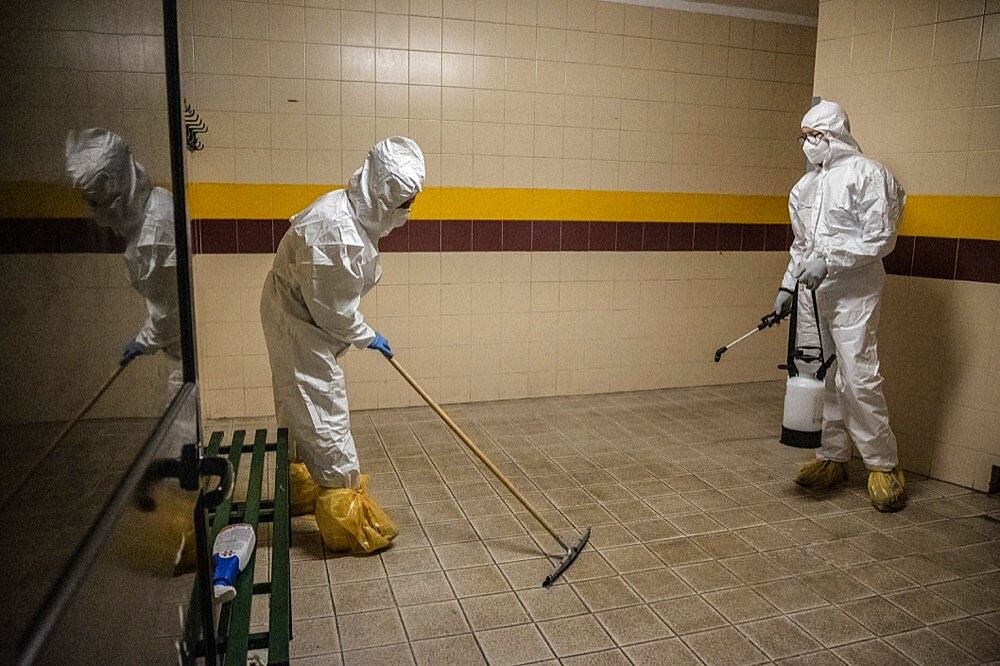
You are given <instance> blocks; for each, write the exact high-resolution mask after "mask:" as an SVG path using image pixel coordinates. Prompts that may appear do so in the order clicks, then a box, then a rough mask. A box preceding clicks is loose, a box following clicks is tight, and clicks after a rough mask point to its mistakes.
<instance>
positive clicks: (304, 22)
mask: <svg viewBox="0 0 1000 666" xmlns="http://www.w3.org/2000/svg"><path fill="white" fill-rule="evenodd" d="M332 4H334V5H338V4H339V5H340V7H341V8H339V9H338V8H330V9H326V8H318V7H302V6H299V7H293V6H286V5H277V4H261V3H253V2H229V1H224V0H198V1H196V2H194V3H193V11H192V13H191V16H192V19H191V24H190V26H188V36H187V38H186V40H185V44H184V46H185V47H186V48H185V51H186V53H187V54H188V55H189V59H188V61H187V66H188V67H189V68H190V71H192V72H194V75H193V76H192V77H190V81H191V83H192V85H191V86H190V89H189V90H188V92H187V97H188V99H189V100H190V101H191V102H192V103H193V104H194V105H195V107H196V108H197V110H198V111H199V113H200V114H201V116H202V118H203V119H204V120H205V121H206V123H207V124H208V126H209V131H208V133H207V134H205V135H203V137H202V138H203V139H204V141H205V144H206V146H207V147H206V149H205V150H204V151H202V152H199V153H196V154H194V155H192V156H191V160H190V167H191V168H190V176H191V179H192V180H194V181H199V182H203V181H213V182H240V183H327V184H328V183H340V182H344V180H345V178H346V176H347V175H349V174H350V172H351V171H352V170H353V169H355V168H356V167H357V166H358V164H360V161H361V159H362V157H363V156H364V153H365V152H366V151H367V149H368V148H369V147H370V146H371V145H372V144H373V143H374V142H375V141H376V140H377V139H378V138H379V137H383V136H386V135H389V134H394V133H398V134H405V135H409V136H411V137H413V138H414V139H415V140H416V141H417V142H418V143H419V144H420V145H421V146H422V147H423V149H424V152H425V154H426V157H427V163H428V169H427V173H428V185H453V186H475V187H544V188H578V189H590V188H593V189H612V190H614V189H622V190H639V191H641V190H668V191H669V190H673V191H706V192H750V193H773V194H781V193H785V192H786V191H787V188H788V185H789V184H790V183H791V182H793V181H794V179H795V178H796V177H797V175H798V174H799V173H800V166H801V159H800V155H799V153H798V152H797V146H796V145H795V143H794V141H793V140H789V136H791V134H792V133H794V128H795V126H796V123H797V122H798V118H799V116H800V115H801V110H802V109H803V108H805V107H806V106H807V105H808V100H809V94H810V89H811V77H812V70H813V48H814V38H815V31H814V29H813V28H809V27H807V26H802V25H793V24H788V23H772V22H765V21H755V20H752V19H748V18H738V17H731V16H723V15H716V14H708V13H693V12H682V11H676V10H668V9H656V8H650V7H643V6H636V5H627V4H620V3H610V2H594V1H592V0H568V1H567V0H538V1H536V0H530V1H524V0H515V1H509V2H502V1H500V0H478V1H473V0H453V1H452V0H449V1H445V2H442V1H441V0H437V1H435V0H429V1H428V0H421V1H416V0H414V1H412V2H406V0H392V1H390V0H379V1H378V2H376V1H375V0H347V1H345V2H341V3H332ZM733 167H737V168H733Z"/></svg>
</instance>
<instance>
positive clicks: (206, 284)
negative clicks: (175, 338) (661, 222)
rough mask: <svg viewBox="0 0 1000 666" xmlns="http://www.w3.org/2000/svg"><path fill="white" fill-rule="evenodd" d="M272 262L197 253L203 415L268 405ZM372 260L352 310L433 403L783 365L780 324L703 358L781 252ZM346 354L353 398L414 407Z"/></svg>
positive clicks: (777, 266)
mask: <svg viewBox="0 0 1000 666" xmlns="http://www.w3.org/2000/svg"><path fill="white" fill-rule="evenodd" d="M271 260H272V256H271V255H269V254H259V255H247V254H241V255H205V254H203V255H197V256H196V257H195V264H194V265H195V278H196V279H195V284H196V288H197V293H196V298H197V300H196V303H197V317H198V322H199V355H200V357H201V369H202V382H203V385H204V387H205V390H204V393H203V395H204V396H205V410H206V413H207V414H209V415H211V416H213V417H219V416H243V415H268V414H271V413H272V412H273V404H272V400H271V389H270V386H271V382H270V372H269V369H268V362H267V355H266V354H267V350H266V348H265V346H264V341H263V335H262V333H261V329H260V314H259V302H260V291H261V285H262V284H263V281H264V277H265V275H266V274H267V271H268V270H269V268H270V263H271ZM382 262H383V268H384V273H383V279H382V282H381V283H380V285H379V286H378V287H377V288H376V289H374V290H373V291H372V292H371V293H370V294H369V295H368V296H367V297H366V298H365V300H364V302H363V305H362V310H363V312H364V313H365V316H366V318H367V319H368V321H369V322H371V323H372V324H373V325H374V326H375V327H376V328H378V329H379V330H380V331H381V332H382V333H384V334H385V335H386V336H387V337H388V339H389V341H390V343H391V344H392V346H393V350H394V351H396V354H397V359H398V360H399V362H400V363H401V364H403V366H404V367H406V368H407V369H408V370H409V371H411V373H412V374H413V375H414V376H415V377H416V378H417V380H418V381H420V382H421V384H422V385H423V386H424V388H425V389H426V390H427V391H428V392H430V393H431V395H433V396H435V397H437V398H438V399H440V400H441V401H443V402H464V401H469V400H496V399H502V398H518V397H528V396H546V395H557V394H573V393H597V392H606V391H629V390H638V389H648V388H654V387H662V386H689V385H698V384H714V383H730V382H740V381H752V380H754V379H759V378H761V377H775V378H776V377H780V372H779V371H778V370H777V369H776V368H775V366H776V364H777V363H778V362H779V360H780V359H781V356H782V349H783V348H784V345H785V338H784V332H783V331H778V330H771V331H769V332H768V333H766V334H761V335H759V336H755V337H754V338H752V339H751V340H750V341H749V342H747V343H746V344H745V345H741V347H740V348H739V350H738V351H737V350H734V351H733V352H731V353H730V354H729V355H728V357H727V358H726V359H725V361H724V362H723V363H721V364H715V363H714V362H713V360H712V357H713V353H714V351H715V349H716V348H717V347H719V346H720V345H722V344H725V343H726V342H728V341H729V340H731V339H732V338H733V337H735V336H736V334H738V333H742V332H744V331H745V330H746V329H748V328H750V327H751V326H753V325H754V324H755V323H756V322H757V320H758V318H759V317H760V316H761V315H762V314H764V312H765V311H766V310H767V307H768V305H769V303H770V301H771V298H772V294H773V291H774V288H775V287H774V285H775V281H776V280H778V276H780V274H781V271H782V268H783V266H784V263H785V262H786V258H785V256H784V255H783V254H782V253H779V252H751V251H748V252H597V251H594V252H516V251H511V252H441V253H439V252H408V253H385V254H383V255H382ZM343 365H344V368H345V371H346V373H347V377H348V382H349V398H350V401H351V404H352V407H354V408H372V407H393V406H401V405H415V404H420V398H419V396H417V395H416V394H415V393H414V392H413V391H412V390H411V389H410V388H409V386H407V385H406V384H405V383H404V382H403V381H402V379H401V378H399V377H398V376H396V374H395V371H394V370H393V369H392V367H391V366H390V365H389V364H387V363H386V362H385V361H384V359H382V357H381V356H380V355H379V354H377V353H375V352H371V351H367V350H366V351H356V350H352V351H350V352H348V354H347V355H346V356H345V357H344V358H343Z"/></svg>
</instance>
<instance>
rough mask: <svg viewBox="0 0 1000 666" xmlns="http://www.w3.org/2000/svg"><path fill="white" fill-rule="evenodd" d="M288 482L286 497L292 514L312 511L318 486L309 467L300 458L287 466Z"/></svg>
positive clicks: (298, 514)
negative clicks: (287, 494)
mask: <svg viewBox="0 0 1000 666" xmlns="http://www.w3.org/2000/svg"><path fill="white" fill-rule="evenodd" d="M288 484H289V485H290V486H291V489H290V492H289V497H288V510H289V512H291V514H292V515H293V516H304V515H306V514H307V513H312V512H313V509H314V507H315V506H316V493H317V492H319V486H317V485H316V482H315V481H313V478H312V474H310V473H309V468H307V467H306V464H305V463H304V462H302V461H301V460H296V461H294V462H292V464H290V465H289V466H288Z"/></svg>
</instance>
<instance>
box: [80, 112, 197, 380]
mask: <svg viewBox="0 0 1000 666" xmlns="http://www.w3.org/2000/svg"><path fill="white" fill-rule="evenodd" d="M66 171H67V172H68V173H69V176H70V179H71V180H72V182H73V187H75V188H76V189H77V190H78V191H79V192H80V193H81V194H82V195H83V197H84V199H86V201H87V203H88V205H89V206H90V209H91V210H92V211H93V213H94V219H95V221H96V222H97V224H99V225H101V226H103V227H109V228H110V229H111V230H112V231H114V232H115V234H117V235H118V236H120V237H121V238H123V239H124V240H125V243H126V246H125V266H126V268H127V270H128V277H129V282H130V283H131V284H132V288H133V289H135V290H136V291H137V292H138V293H139V294H141V295H142V296H143V298H145V300H146V314H147V317H146V322H145V323H144V324H143V326H142V328H141V329H139V332H138V333H136V335H135V338H134V339H133V340H132V341H131V342H129V343H128V345H126V346H125V349H124V350H123V351H122V357H121V364H122V365H127V364H128V363H130V362H131V361H133V360H135V359H136V358H137V357H138V356H141V355H142V354H155V353H156V352H157V351H160V350H163V352H164V353H165V354H166V355H167V356H169V357H170V358H172V359H174V360H180V357H181V356H180V350H181V346H180V342H181V338H180V310H179V308H178V304H177V256H176V250H175V246H174V203H173V198H172V197H171V194H170V192H168V191H167V190H165V189H163V188H162V187H154V186H153V184H152V183H151V182H150V180H149V176H148V175H147V174H146V170H145V169H143V167H142V165H141V164H139V163H138V162H137V161H136V160H135V158H133V156H132V151H131V149H130V148H129V146H128V144H127V143H125V140H124V139H123V138H122V137H121V136H119V135H118V134H115V133H114V132H112V131H110V130H106V129H102V128H92V129H86V130H83V131H81V132H80V133H79V134H74V133H72V132H71V133H70V134H69V136H68V137H67V138H66ZM171 386H172V387H173V388H174V389H176V388H177V387H179V386H180V368H177V369H175V370H174V371H173V372H172V373H171Z"/></svg>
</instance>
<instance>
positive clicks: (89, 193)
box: [66, 127, 152, 238]
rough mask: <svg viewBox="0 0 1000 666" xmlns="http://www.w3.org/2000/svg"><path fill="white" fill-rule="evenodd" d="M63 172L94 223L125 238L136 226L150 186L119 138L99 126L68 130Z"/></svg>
mask: <svg viewBox="0 0 1000 666" xmlns="http://www.w3.org/2000/svg"><path fill="white" fill-rule="evenodd" d="M66 172H67V173H68V174H69V177H70V180H71V181H72V183H73V187H75V188H76V189H77V190H79V191H80V192H81V193H82V194H83V196H84V197H85V198H86V199H87V203H88V204H89V205H90V207H91V209H92V210H93V211H94V216H95V218H96V220H97V223H98V224H100V225H102V226H106V227H111V228H112V229H113V230H114V231H115V233H117V234H118V235H120V236H123V237H126V238H127V237H128V236H129V235H131V233H132V232H133V230H134V229H135V228H136V227H138V225H139V220H140V217H141V214H142V210H143V208H144V207H145V205H146V200H147V199H148V198H149V193H150V191H152V185H151V183H150V182H149V176H148V175H147V174H146V170H145V169H143V168H142V165H140V164H139V163H138V162H136V161H135V159H133V157H132V151H131V150H130V149H129V147H128V144H127V143H125V140H124V139H123V138H122V137H120V136H119V135H117V134H115V133H114V132H112V131H110V130H106V129H103V128H100V127H95V128H91V129H86V130H83V131H82V132H80V133H79V134H75V133H74V132H70V133H69V135H68V136H67V137H66Z"/></svg>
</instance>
